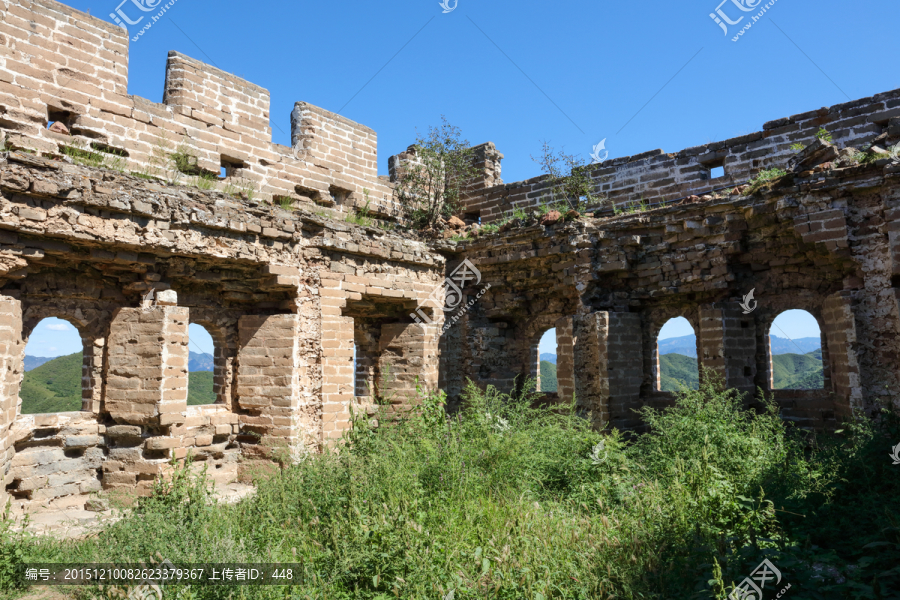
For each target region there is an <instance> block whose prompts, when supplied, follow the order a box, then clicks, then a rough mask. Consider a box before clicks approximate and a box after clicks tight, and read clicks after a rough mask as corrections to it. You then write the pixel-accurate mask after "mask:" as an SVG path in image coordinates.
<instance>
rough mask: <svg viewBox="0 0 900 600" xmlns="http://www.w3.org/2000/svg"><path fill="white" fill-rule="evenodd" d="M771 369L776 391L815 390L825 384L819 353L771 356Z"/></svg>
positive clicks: (820, 354)
mask: <svg viewBox="0 0 900 600" xmlns="http://www.w3.org/2000/svg"><path fill="white" fill-rule="evenodd" d="M816 354H818V357H816ZM772 369H773V372H772V379H773V384H774V386H775V389H778V390H815V389H819V388H821V387H822V386H823V385H824V384H825V377H824V375H823V371H822V353H821V351H818V352H810V353H808V354H779V355H778V356H773V357H772Z"/></svg>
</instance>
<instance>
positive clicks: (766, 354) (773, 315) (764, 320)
mask: <svg viewBox="0 0 900 600" xmlns="http://www.w3.org/2000/svg"><path fill="white" fill-rule="evenodd" d="M809 300H810V299H808V298H801V299H800V300H799V301H796V300H794V301H792V299H786V301H787V302H790V304H788V305H786V306H783V307H781V308H777V309H774V308H773V309H770V310H767V311H766V312H764V313H763V314H762V315H760V318H759V319H758V320H757V323H758V324H759V325H760V327H759V328H758V329H757V331H758V334H757V348H758V351H757V360H759V358H760V357H761V358H763V360H764V361H765V362H764V366H765V371H764V374H765V375H764V376H765V380H766V389H768V390H773V391H775V389H774V369H773V364H774V363H773V356H774V355H773V354H772V342H771V335H772V326H773V324H774V322H775V319H777V318H778V317H779V316H781V315H782V314H783V313H785V312H787V311H789V310H802V311H804V312H806V313H807V314H809V315H810V316H812V318H813V319H815V320H816V325H817V326H818V327H819V342H820V345H821V348H822V373H823V383H822V389H823V390H827V389H829V388H830V387H831V373H830V371H831V369H830V361H829V359H828V341H827V340H826V339H825V323H824V320H823V317H822V303H823V302H824V300H822V301H820V302H812V301H809Z"/></svg>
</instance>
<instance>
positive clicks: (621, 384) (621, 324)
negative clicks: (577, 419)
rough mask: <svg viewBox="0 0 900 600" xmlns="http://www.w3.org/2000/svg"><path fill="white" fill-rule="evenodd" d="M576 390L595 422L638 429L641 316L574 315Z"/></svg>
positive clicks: (610, 313) (640, 374) (625, 314)
mask: <svg viewBox="0 0 900 600" xmlns="http://www.w3.org/2000/svg"><path fill="white" fill-rule="evenodd" d="M574 333H575V340H576V341H575V344H574V364H575V393H576V397H577V399H578V404H579V406H580V407H584V408H585V409H589V410H591V411H592V414H593V424H594V426H595V427H618V428H633V427H635V426H636V425H638V424H639V423H638V421H637V418H636V416H635V415H634V413H633V412H632V409H635V408H638V407H639V406H640V390H641V382H642V380H643V365H644V362H643V352H642V350H641V317H640V315H639V314H637V313H619V312H596V313H591V314H589V315H584V316H579V317H575V319H574Z"/></svg>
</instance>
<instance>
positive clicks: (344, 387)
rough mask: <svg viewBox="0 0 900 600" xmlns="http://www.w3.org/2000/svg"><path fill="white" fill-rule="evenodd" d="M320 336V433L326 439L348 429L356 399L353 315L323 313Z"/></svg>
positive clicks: (333, 438)
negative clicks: (352, 404) (343, 315)
mask: <svg viewBox="0 0 900 600" xmlns="http://www.w3.org/2000/svg"><path fill="white" fill-rule="evenodd" d="M322 337H323V340H322V346H323V348H322V436H323V438H324V441H325V442H329V441H334V440H336V439H338V438H340V437H341V436H342V435H343V434H344V432H345V431H346V430H348V429H349V428H350V419H351V418H352V416H351V414H350V409H351V403H352V402H353V401H354V399H355V398H356V390H355V389H354V385H353V380H354V373H353V343H354V339H353V338H354V322H353V317H339V316H333V315H327V316H326V315H323V316H322ZM376 393H377V390H376Z"/></svg>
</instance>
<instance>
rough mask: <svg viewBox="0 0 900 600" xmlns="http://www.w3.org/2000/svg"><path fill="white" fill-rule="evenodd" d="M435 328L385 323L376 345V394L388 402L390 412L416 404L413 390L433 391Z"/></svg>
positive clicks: (416, 396)
mask: <svg viewBox="0 0 900 600" xmlns="http://www.w3.org/2000/svg"><path fill="white" fill-rule="evenodd" d="M438 332H439V326H438V325H435V324H432V325H425V324H418V323H388V324H385V325H382V327H381V341H380V343H379V350H380V357H379V375H380V376H379V381H378V384H379V395H380V396H381V397H382V398H387V399H390V400H391V408H392V410H394V411H398V410H406V409H408V408H409V407H411V406H412V405H413V404H414V403H416V402H418V401H419V397H418V394H417V390H416V387H417V386H418V388H419V389H421V390H423V391H432V390H435V389H437V384H438V358H439V357H438V342H439V335H438Z"/></svg>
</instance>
